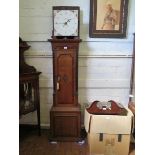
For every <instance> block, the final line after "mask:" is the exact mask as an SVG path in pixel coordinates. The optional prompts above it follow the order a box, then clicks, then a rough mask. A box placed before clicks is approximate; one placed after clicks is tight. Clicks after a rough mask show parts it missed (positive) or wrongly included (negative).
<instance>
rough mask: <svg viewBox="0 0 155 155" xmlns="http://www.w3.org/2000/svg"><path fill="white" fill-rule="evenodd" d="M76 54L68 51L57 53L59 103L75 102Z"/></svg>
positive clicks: (57, 95) (70, 103)
mask: <svg viewBox="0 0 155 155" xmlns="http://www.w3.org/2000/svg"><path fill="white" fill-rule="evenodd" d="M74 57H75V56H74V54H73V52H68V51H67V54H66V51H62V52H58V53H57V59H56V60H57V61H56V82H57V84H56V89H57V90H56V92H57V93H56V98H57V99H56V100H57V104H60V105H63V104H69V105H72V104H74V94H75V93H74V92H75V86H74V78H75V74H74V62H75V61H74Z"/></svg>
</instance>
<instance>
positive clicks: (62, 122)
mask: <svg viewBox="0 0 155 155" xmlns="http://www.w3.org/2000/svg"><path fill="white" fill-rule="evenodd" d="M50 41H51V44H52V51H53V84H54V93H53V107H52V108H51V111H50V120H51V122H50V123H51V128H50V130H51V139H52V140H59V141H76V140H78V139H79V138H80V128H81V127H80V116H81V113H80V106H79V104H78V49H79V42H80V41H81V40H80V39H52V40H50Z"/></svg>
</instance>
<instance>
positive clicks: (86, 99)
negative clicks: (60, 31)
mask: <svg viewBox="0 0 155 155" xmlns="http://www.w3.org/2000/svg"><path fill="white" fill-rule="evenodd" d="M89 1H90V0H77V1H73V0H33V1H32V0H20V1H19V2H20V21H19V24H20V37H21V38H22V39H23V40H25V41H28V44H29V45H31V48H30V49H29V50H28V51H26V52H25V56H26V61H27V63H28V64H30V65H33V66H35V67H36V69H37V70H38V71H41V72H42V74H41V76H40V101H41V103H40V104H41V124H42V126H49V119H50V118H49V110H50V107H51V106H52V102H53V98H52V97H53V95H52V94H53V79H52V77H53V76H52V74H53V71H52V51H51V45H50V43H49V42H47V39H50V38H51V34H52V6H55V5H72V6H76V5H77V6H80V10H81V17H80V37H81V39H82V40H83V42H82V43H81V44H80V49H79V77H78V81H79V103H80V104H81V105H82V109H83V105H84V104H86V103H91V102H92V101H94V100H101V101H104V100H111V99H113V100H116V101H118V102H121V103H122V104H123V105H125V106H126V105H127V104H128V97H129V86H130V71H131V61H132V48H133V47H132V46H133V35H132V34H133V33H134V0H130V1H129V10H128V11H129V13H128V25H127V26H128V27H127V37H126V38H125V39H108V38H106V39H104V38H103V39H102V38H89V34H88V32H89ZM20 122H21V123H34V122H36V112H34V113H31V114H28V115H25V116H23V117H22V119H21V120H20Z"/></svg>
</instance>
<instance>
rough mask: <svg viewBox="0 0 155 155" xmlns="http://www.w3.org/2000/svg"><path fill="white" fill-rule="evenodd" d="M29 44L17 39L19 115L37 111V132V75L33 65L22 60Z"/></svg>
mask: <svg viewBox="0 0 155 155" xmlns="http://www.w3.org/2000/svg"><path fill="white" fill-rule="evenodd" d="M29 48H30V46H28V45H27V43H26V42H25V41H23V40H22V39H21V38H20V40H19V115H20V118H21V117H22V115H26V114H28V113H30V112H33V111H37V121H38V122H37V123H38V124H37V127H38V134H39V135H41V132H40V95H39V75H40V74H41V72H38V71H36V69H35V68H34V67H33V66H29V65H28V64H26V63H25V60H24V51H25V50H28V49H29Z"/></svg>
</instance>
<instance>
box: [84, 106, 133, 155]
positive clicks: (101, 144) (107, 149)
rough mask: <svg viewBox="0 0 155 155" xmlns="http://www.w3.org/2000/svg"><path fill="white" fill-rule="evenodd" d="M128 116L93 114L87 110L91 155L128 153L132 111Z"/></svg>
mask: <svg viewBox="0 0 155 155" xmlns="http://www.w3.org/2000/svg"><path fill="white" fill-rule="evenodd" d="M127 110H128V115H127V116H118V115H117V116H116V115H93V114H89V113H88V112H87V110H85V118H84V124H85V129H86V131H87V132H88V144H89V151H90V155H128V154H129V144H130V133H131V123H132V117H133V114H132V112H131V111H130V110H129V109H127Z"/></svg>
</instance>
